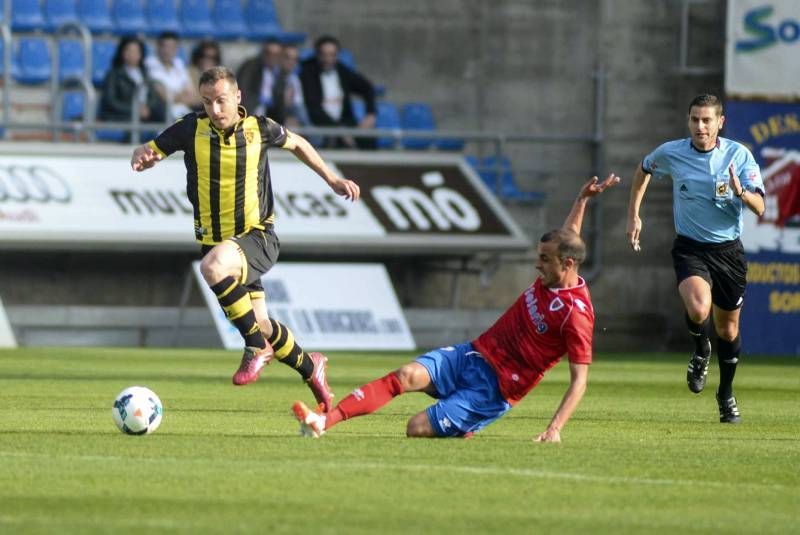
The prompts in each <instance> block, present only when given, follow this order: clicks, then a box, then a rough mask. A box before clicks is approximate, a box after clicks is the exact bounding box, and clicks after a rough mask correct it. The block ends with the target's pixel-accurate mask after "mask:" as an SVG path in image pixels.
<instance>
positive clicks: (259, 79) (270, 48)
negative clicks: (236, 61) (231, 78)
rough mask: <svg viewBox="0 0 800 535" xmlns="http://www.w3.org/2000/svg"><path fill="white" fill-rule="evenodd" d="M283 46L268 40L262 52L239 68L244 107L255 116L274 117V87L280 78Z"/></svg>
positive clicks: (237, 74)
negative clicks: (279, 71)
mask: <svg viewBox="0 0 800 535" xmlns="http://www.w3.org/2000/svg"><path fill="white" fill-rule="evenodd" d="M282 53H283V45H281V43H279V42H278V41H277V40H276V39H268V40H267V41H265V42H264V43H263V44H262V45H261V52H260V53H259V54H258V55H257V56H254V57H252V58H250V59H248V60H247V61H245V62H244V63H242V66H241V67H239V70H238V71H237V72H236V80H237V81H238V83H239V87H240V88H241V90H242V106H244V107H245V109H246V110H247V111H248V112H249V113H251V114H253V115H268V116H269V117H272V113H270V112H271V111H272V110H271V108H272V104H273V87H274V85H275V80H276V78H277V76H278V70H279V64H280V61H281V54H282Z"/></svg>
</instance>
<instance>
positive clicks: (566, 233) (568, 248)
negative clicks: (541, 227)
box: [539, 228, 586, 264]
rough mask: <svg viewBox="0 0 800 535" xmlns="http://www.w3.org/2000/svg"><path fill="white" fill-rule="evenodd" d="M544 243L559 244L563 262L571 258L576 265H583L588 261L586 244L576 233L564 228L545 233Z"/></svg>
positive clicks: (541, 240)
mask: <svg viewBox="0 0 800 535" xmlns="http://www.w3.org/2000/svg"><path fill="white" fill-rule="evenodd" d="M539 241H540V242H542V243H550V242H556V243H557V244H558V257H559V258H560V259H561V261H562V262H563V261H564V259H565V258H571V259H573V260H574V261H575V263H576V264H582V263H583V261H584V260H586V244H585V243H583V240H582V239H581V237H580V236H579V235H578V234H576V233H575V232H573V231H571V230H567V229H563V228H559V229H554V230H551V231H549V232H545V233H544V234H543V235H542V237H541V239H540V240H539Z"/></svg>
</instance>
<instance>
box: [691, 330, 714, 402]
mask: <svg viewBox="0 0 800 535" xmlns="http://www.w3.org/2000/svg"><path fill="white" fill-rule="evenodd" d="M709 343H710V342H709ZM709 362H711V352H710V351H709V353H708V356H707V357H702V356H700V355H698V354H697V353H694V354H693V355H692V358H691V359H689V369H688V370H686V382H687V383H688V385H689V390H691V391H692V392H694V393H695V394H699V393H700V392H702V391H703V388H705V386H706V377H707V376H708V363H709Z"/></svg>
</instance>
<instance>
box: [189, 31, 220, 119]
mask: <svg viewBox="0 0 800 535" xmlns="http://www.w3.org/2000/svg"><path fill="white" fill-rule="evenodd" d="M219 65H222V51H221V50H220V48H219V43H217V42H216V41H210V40H206V41H200V42H199V43H197V45H196V46H195V47H194V49H192V57H191V65H189V80H190V81H191V86H192V92H193V96H192V100H191V103H190V104H189V107H191V108H192V111H203V102H202V100H201V99H200V90H199V87H200V75H201V74H203V72H205V71H207V70H208V69H210V68H211V67H217V66H219Z"/></svg>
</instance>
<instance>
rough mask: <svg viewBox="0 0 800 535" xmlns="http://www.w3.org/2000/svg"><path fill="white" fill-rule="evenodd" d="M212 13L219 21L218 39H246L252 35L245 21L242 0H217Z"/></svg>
mask: <svg viewBox="0 0 800 535" xmlns="http://www.w3.org/2000/svg"><path fill="white" fill-rule="evenodd" d="M211 14H212V18H213V20H214V21H216V23H217V28H216V36H217V38H218V39H240V38H241V39H245V38H247V37H248V36H249V35H250V29H249V28H248V27H247V24H245V22H244V12H243V11H242V2H241V0H216V1H215V2H214V9H213V11H212V12H211Z"/></svg>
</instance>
